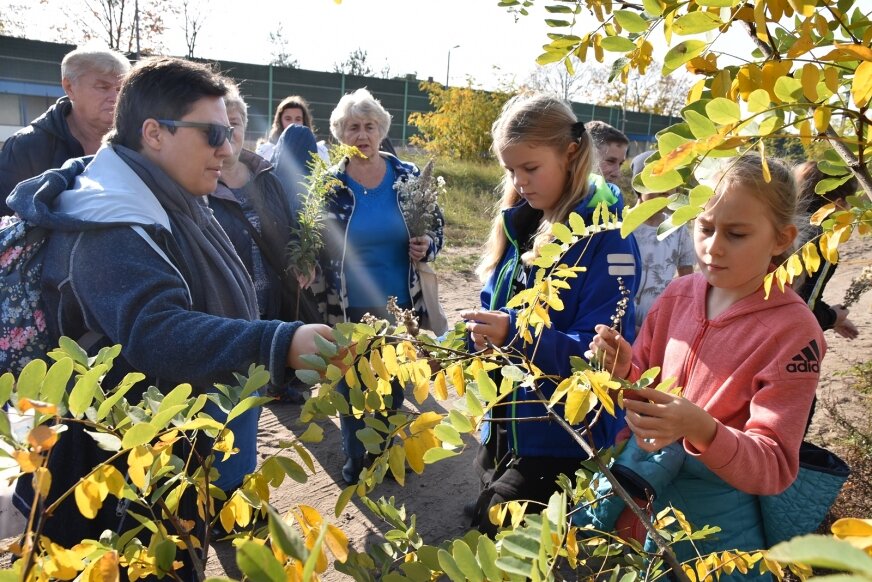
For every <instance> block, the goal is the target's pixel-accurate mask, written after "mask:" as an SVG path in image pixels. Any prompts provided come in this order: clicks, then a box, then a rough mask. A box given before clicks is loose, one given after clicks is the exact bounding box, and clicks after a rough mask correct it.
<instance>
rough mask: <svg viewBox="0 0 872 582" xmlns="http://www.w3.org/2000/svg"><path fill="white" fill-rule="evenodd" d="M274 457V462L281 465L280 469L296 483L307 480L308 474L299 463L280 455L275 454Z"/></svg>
mask: <svg viewBox="0 0 872 582" xmlns="http://www.w3.org/2000/svg"><path fill="white" fill-rule="evenodd" d="M273 458H274V459H275V462H276V464H277V465H278V466H279V467H281V469H282V471H284V472H285V475H287V476H288V477H290V478H291V479H293V480H294V481H296V482H297V483H305V482H306V481H308V480H309V476H308V475H307V474H306V470H305V469H303V467H302V466H300V464H299V463H297V462H296V461H294V460H293V459H290V458H288V457H282V456H280V455H277V456H275V457H273Z"/></svg>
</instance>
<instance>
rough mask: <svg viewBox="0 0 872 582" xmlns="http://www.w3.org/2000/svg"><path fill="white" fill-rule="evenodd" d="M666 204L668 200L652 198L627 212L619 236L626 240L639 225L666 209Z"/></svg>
mask: <svg viewBox="0 0 872 582" xmlns="http://www.w3.org/2000/svg"><path fill="white" fill-rule="evenodd" d="M668 204H669V198H666V197H659V198H652V199H650V200H646V201H645V202H642V203H641V204H637V205H636V206H634V207H633V208H631V209H630V210H628V211H627V212H626V214H624V219H623V222H622V223H621V236H622V237H624V238H627V237H628V236H629V235H630V233H631V232H633V231H634V230H635V229H636V228H638V227H639V225H640V224H642V223H643V222H645V221H646V220H648V219H649V218H651V217H652V216H654V215H655V214H657V213H658V212H660V211H661V210H663V209H664V208H666V206H667V205H668Z"/></svg>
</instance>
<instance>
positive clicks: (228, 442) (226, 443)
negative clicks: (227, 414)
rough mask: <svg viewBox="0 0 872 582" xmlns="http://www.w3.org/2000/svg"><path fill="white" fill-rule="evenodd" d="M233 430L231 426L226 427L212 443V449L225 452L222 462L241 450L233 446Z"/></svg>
mask: <svg viewBox="0 0 872 582" xmlns="http://www.w3.org/2000/svg"><path fill="white" fill-rule="evenodd" d="M234 438H235V437H234V435H233V431H232V430H230V429H229V428H225V429H224V430H222V431H221V434H220V436H219V437H218V438H217V439H216V440H215V442H214V443H213V444H212V450H213V451H216V452H219V453H224V456H223V457H222V458H221V462H224V461H226V460H227V459H229V458H230V456H231V455H233V454H236V453H238V452H239V449H235V448H233V441H234Z"/></svg>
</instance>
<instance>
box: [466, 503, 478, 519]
mask: <svg viewBox="0 0 872 582" xmlns="http://www.w3.org/2000/svg"><path fill="white" fill-rule="evenodd" d="M476 509H478V501H477V500H476V501H467V502H466V503H464V504H463V515H465V516H466V517H468V518H469V519H472V518H473V517H475V514H476Z"/></svg>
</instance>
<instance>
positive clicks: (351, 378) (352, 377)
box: [345, 366, 360, 388]
mask: <svg viewBox="0 0 872 582" xmlns="http://www.w3.org/2000/svg"><path fill="white" fill-rule="evenodd" d="M345 383H346V384H348V387H349V388H360V382H358V380H357V374H355V373H354V366H349V367H348V369H347V370H345Z"/></svg>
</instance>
